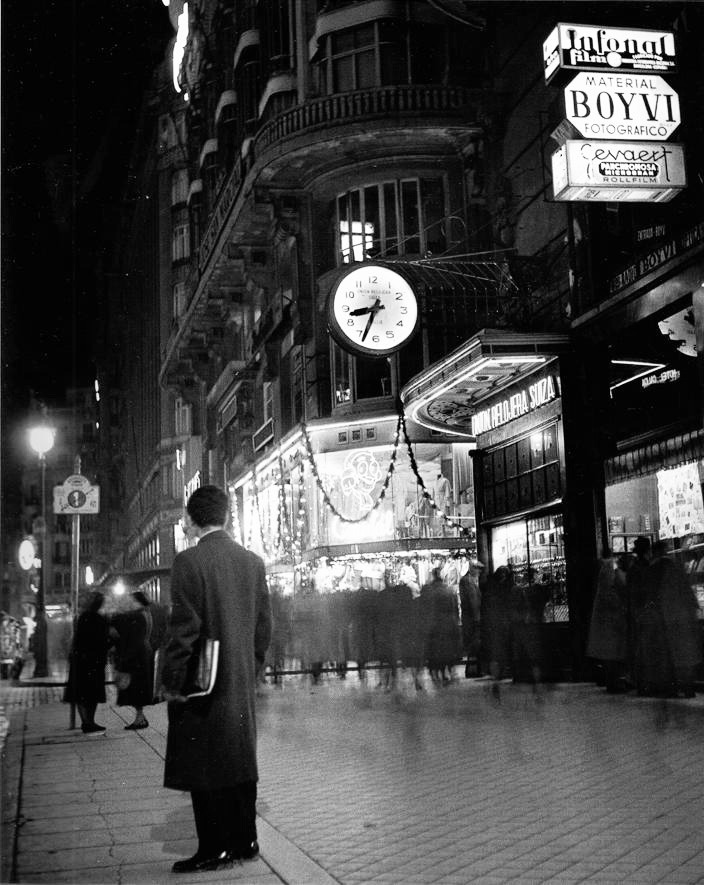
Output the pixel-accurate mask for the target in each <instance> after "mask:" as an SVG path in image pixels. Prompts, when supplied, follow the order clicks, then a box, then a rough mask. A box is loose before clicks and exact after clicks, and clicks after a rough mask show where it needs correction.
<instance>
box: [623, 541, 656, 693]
mask: <svg viewBox="0 0 704 885" xmlns="http://www.w3.org/2000/svg"><path fill="white" fill-rule="evenodd" d="M632 552H633V559H632V561H631V562H630V564H629V566H628V571H627V572H626V600H627V606H628V658H627V664H628V666H627V669H628V670H629V672H630V677H631V681H632V683H633V684H634V685H635V687H636V688H637V689H638V692H639V693H640V694H644V693H646V691H647V682H648V677H647V674H646V672H645V671H646V670H647V669H648V666H649V663H648V659H647V657H648V652H647V646H648V645H649V640H648V638H647V636H648V635H652V631H653V630H654V631H655V632H657V629H658V627H657V624H656V623H654V619H653V611H652V609H649V610H648V611H646V610H645V602H646V599H647V598H648V597H649V596H650V589H649V587H650V579H651V574H650V539H649V538H646V537H645V536H643V535H641V536H639V537H638V538H636V539H635V541H634V542H633V551H632Z"/></svg>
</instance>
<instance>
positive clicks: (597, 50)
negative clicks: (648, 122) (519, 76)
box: [543, 23, 676, 83]
mask: <svg viewBox="0 0 704 885" xmlns="http://www.w3.org/2000/svg"><path fill="white" fill-rule="evenodd" d="M543 65H544V68H545V82H546V83H549V82H550V81H551V80H552V79H553V77H555V76H556V74H557V73H558V72H559V71H609V70H619V71H620V72H622V73H624V74H629V73H637V72H641V73H651V74H674V73H675V72H676V58H675V37H674V34H673V33H672V32H671V31H650V30H643V29H641V28H602V27H598V26H595V25H574V24H565V23H560V24H558V25H556V26H555V28H554V29H553V30H552V31H551V32H550V35H549V36H548V37H547V39H546V40H545V41H544V42H543Z"/></svg>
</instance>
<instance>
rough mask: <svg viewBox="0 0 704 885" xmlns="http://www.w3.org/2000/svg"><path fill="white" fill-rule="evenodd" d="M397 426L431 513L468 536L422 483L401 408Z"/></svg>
mask: <svg viewBox="0 0 704 885" xmlns="http://www.w3.org/2000/svg"><path fill="white" fill-rule="evenodd" d="M398 421H399V426H400V428H401V430H402V431H403V438H404V441H405V443H406V448H407V449H408V460H409V461H410V462H411V470H412V471H413V474H414V476H415V478H416V482H417V483H418V485H419V486H420V488H421V491H422V494H423V497H424V498H425V500H426V501H427V502H428V504H429V505H430V507H432V509H433V511H434V512H435V513H436V514H437V515H438V516H439V517H440V518H441V519H442V520H443V521H444V522H445V524H446V525H449V526H451V527H452V528H454V529H458V530H459V531H460V533H461V534H463V535H468V534H469V529H468V528H467V527H466V526H463V525H462V523H460V522H457V520H454V519H452V517H450V516H448V515H447V514H446V513H445V511H444V510H441V509H440V508H439V507H438V505H437V504H436V503H435V498H433V496H432V494H431V493H430V492H429V491H428V489H427V487H426V485H425V482H424V481H423V477H422V476H421V475H420V471H419V470H418V464H417V463H416V456H415V455H414V453H413V446H412V444H411V440H410V438H409V436H408V428H407V427H406V416H405V415H404V413H403V407H400V408H399V419H398Z"/></svg>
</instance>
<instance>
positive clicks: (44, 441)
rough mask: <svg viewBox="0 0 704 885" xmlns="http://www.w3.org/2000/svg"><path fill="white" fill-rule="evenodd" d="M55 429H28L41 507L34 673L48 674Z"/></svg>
mask: <svg viewBox="0 0 704 885" xmlns="http://www.w3.org/2000/svg"><path fill="white" fill-rule="evenodd" d="M55 436H56V430H55V429H54V428H53V427H49V426H48V425H46V424H40V425H37V426H36V427H32V428H30V430H29V446H30V448H31V449H32V450H33V451H34V452H36V453H37V455H38V456H39V466H40V468H41V483H42V509H41V520H38V521H37V522H38V523H39V524H38V526H37V534H38V535H39V539H40V547H39V559H40V562H41V568H40V577H39V588H38V590H39V592H38V593H37V617H36V622H37V627H36V631H35V634H34V675H35V676H48V675H49V671H48V667H47V664H48V661H47V641H46V640H47V623H46V606H45V588H44V578H45V575H46V571H45V556H46V453H47V452H48V451H50V450H51V448H52V447H53V445H54V437H55Z"/></svg>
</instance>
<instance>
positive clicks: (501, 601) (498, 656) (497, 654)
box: [483, 565, 514, 698]
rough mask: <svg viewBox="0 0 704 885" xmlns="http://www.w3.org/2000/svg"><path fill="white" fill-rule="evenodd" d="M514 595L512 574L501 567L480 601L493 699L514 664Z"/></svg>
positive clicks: (498, 693)
mask: <svg viewBox="0 0 704 885" xmlns="http://www.w3.org/2000/svg"><path fill="white" fill-rule="evenodd" d="M513 593H514V578H513V572H512V571H511V569H510V568H509V567H508V566H507V565H500V566H499V567H498V568H497V569H496V570H495V571H494V574H493V575H492V576H491V579H490V580H489V581H488V583H487V587H486V592H485V595H484V599H483V602H484V606H483V612H484V617H485V619H486V637H487V643H488V646H489V648H488V657H489V672H490V674H491V678H492V680H493V682H492V687H491V691H492V693H493V695H494V696H495V697H496V698H498V697H499V696H500V689H499V681H500V680H501V678H502V677H503V676H504V674H505V672H506V670H507V669H508V668H509V667H511V666H512V664H513V655H512V628H513Z"/></svg>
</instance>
